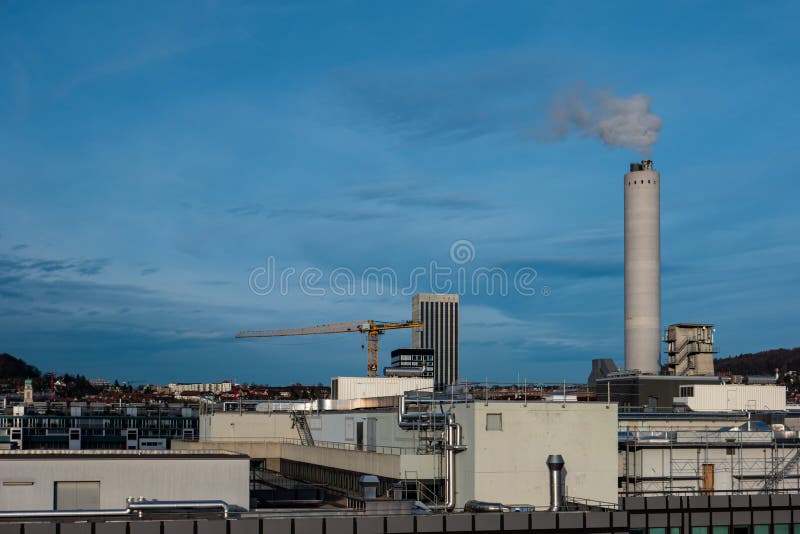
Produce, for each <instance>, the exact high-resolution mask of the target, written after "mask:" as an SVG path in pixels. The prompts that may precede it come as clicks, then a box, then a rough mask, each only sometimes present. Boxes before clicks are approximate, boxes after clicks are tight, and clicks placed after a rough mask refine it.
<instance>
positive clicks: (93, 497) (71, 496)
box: [54, 481, 100, 510]
mask: <svg viewBox="0 0 800 534" xmlns="http://www.w3.org/2000/svg"><path fill="white" fill-rule="evenodd" d="M54 500H55V509H56V510H99V509H100V481H91V482H84V481H80V482H74V481H69V482H56V483H55V495H54Z"/></svg>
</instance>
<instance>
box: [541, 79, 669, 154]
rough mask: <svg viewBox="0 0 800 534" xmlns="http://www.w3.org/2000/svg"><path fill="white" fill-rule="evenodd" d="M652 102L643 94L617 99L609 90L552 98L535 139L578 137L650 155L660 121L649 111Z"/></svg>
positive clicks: (572, 92) (581, 89) (575, 92)
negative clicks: (546, 117) (547, 115)
mask: <svg viewBox="0 0 800 534" xmlns="http://www.w3.org/2000/svg"><path fill="white" fill-rule="evenodd" d="M651 103H652V99H651V98H650V97H649V96H647V95H642V94H636V95H632V96H630V97H628V98H617V97H615V96H613V95H611V94H610V93H609V92H608V91H601V90H595V91H586V90H585V89H583V88H580V87H579V88H575V89H573V90H571V91H569V92H567V93H563V94H560V95H558V96H556V97H555V98H554V99H553V103H552V105H551V107H550V111H549V121H548V124H547V125H546V127H545V128H544V130H542V131H540V132H537V134H536V135H535V137H537V138H538V139H540V140H545V141H559V140H563V139H565V138H566V137H568V136H569V135H571V134H577V135H579V136H581V137H588V138H595V139H600V140H601V141H603V142H604V143H605V144H606V145H608V146H612V147H625V148H630V149H632V150H635V151H636V152H639V153H642V154H649V153H650V152H652V149H653V145H654V144H655V143H656V141H658V132H659V131H660V130H661V118H660V117H658V116H657V115H654V114H653V113H652V112H651V111H650V105H651Z"/></svg>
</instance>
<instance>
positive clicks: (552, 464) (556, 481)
mask: <svg viewBox="0 0 800 534" xmlns="http://www.w3.org/2000/svg"><path fill="white" fill-rule="evenodd" d="M547 467H548V469H550V508H549V511H550V512H558V511H559V510H561V508H562V507H563V506H564V482H563V480H562V477H561V470H562V469H563V468H564V457H563V456H561V455H560V454H551V455H550V456H548V457H547Z"/></svg>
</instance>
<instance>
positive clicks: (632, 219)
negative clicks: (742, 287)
mask: <svg viewBox="0 0 800 534" xmlns="http://www.w3.org/2000/svg"><path fill="white" fill-rule="evenodd" d="M624 187H625V369H627V370H630V371H633V370H637V371H640V372H642V373H650V374H658V373H659V371H660V370H661V342H660V333H661V193H660V191H661V175H660V174H659V173H658V172H657V171H656V170H654V169H653V162H652V161H651V160H643V161H642V162H641V163H631V166H630V172H629V173H627V174H626V175H625V181H624Z"/></svg>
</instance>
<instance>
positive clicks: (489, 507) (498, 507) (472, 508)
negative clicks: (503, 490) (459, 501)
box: [464, 501, 534, 514]
mask: <svg viewBox="0 0 800 534" xmlns="http://www.w3.org/2000/svg"><path fill="white" fill-rule="evenodd" d="M464 511H465V512H470V513H473V514H485V513H490V512H525V513H528V512H533V511H534V507H533V506H531V505H530V504H503V503H500V502H484V501H467V502H466V503H464Z"/></svg>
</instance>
